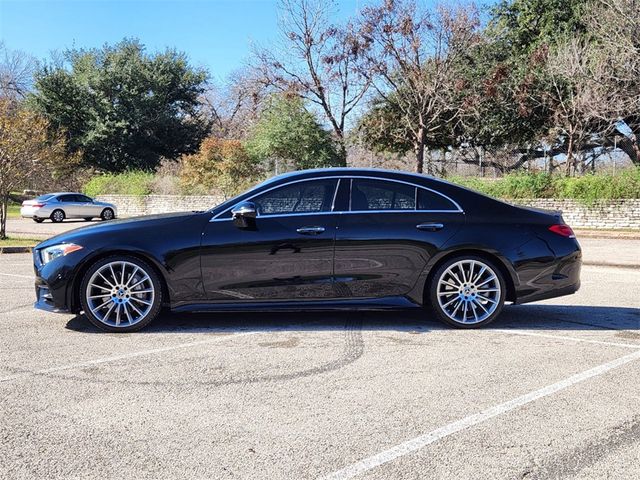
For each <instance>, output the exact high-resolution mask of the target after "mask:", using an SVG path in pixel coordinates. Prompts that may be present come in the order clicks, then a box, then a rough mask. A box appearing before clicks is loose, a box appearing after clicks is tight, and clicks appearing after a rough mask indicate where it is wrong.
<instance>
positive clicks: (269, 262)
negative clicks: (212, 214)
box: [201, 179, 337, 302]
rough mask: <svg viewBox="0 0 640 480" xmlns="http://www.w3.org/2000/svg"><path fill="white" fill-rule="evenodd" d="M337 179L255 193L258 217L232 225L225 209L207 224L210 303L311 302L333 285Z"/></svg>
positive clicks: (205, 260)
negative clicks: (249, 222) (248, 223)
mask: <svg viewBox="0 0 640 480" xmlns="http://www.w3.org/2000/svg"><path fill="white" fill-rule="evenodd" d="M336 184H337V180H336V179H322V180H307V181H299V182H294V183H291V184H287V185H284V186H279V187H275V188H274V189H271V190H268V191H266V192H263V193H260V194H258V195H257V196H256V197H255V198H250V199H247V200H250V201H252V202H254V203H255V205H256V208H257V213H258V215H257V217H256V219H255V222H254V224H252V225H251V226H250V227H249V228H239V227H237V226H236V225H235V224H234V222H233V221H232V219H231V213H230V211H228V212H225V213H223V214H222V215H220V216H219V217H218V218H216V219H214V220H212V221H211V222H209V223H208V224H207V226H206V227H205V230H204V232H203V237H202V248H201V255H202V256H201V262H202V264H201V265H202V277H203V284H204V287H205V290H206V294H207V298H208V299H209V300H211V301H215V302H222V301H236V302H238V301H240V302H255V301H269V300H276V301H278V300H280V301H285V300H286V301H288V300H314V299H324V298H329V297H332V296H334V293H333V288H332V274H333V249H334V237H335V231H336V221H337V220H336V217H337V215H335V214H334V213H333V212H332V206H333V198H334V192H335V188H336Z"/></svg>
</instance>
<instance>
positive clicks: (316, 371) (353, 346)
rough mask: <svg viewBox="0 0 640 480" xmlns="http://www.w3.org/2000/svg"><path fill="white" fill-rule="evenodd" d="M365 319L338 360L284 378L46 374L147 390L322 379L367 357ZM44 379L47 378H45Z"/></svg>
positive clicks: (347, 332) (348, 331)
mask: <svg viewBox="0 0 640 480" xmlns="http://www.w3.org/2000/svg"><path fill="white" fill-rule="evenodd" d="M362 319H363V315H362V313H360V312H357V313H356V314H354V315H349V317H348V318H347V319H346V320H345V323H344V328H343V338H344V347H343V352H342V355H341V356H340V357H339V358H336V359H335V360H331V361H329V362H326V363H323V364H321V365H318V366H315V367H310V368H307V369H304V370H299V371H297V372H290V373H282V374H265V375H256V376H244V377H243V376H239V377H235V378H229V379H224V380H197V379H195V378H193V377H191V378H189V380H186V381H183V382H179V381H178V382H176V381H144V380H141V381H131V380H122V379H114V380H110V379H105V378H87V377H84V376H77V375H73V376H68V375H64V376H61V375H57V374H46V376H48V377H55V378H56V379H60V380H73V381H80V382H87V383H97V384H118V385H147V386H168V387H173V386H176V387H181V386H184V385H190V386H193V385H206V386H213V387H223V386H228V385H247V384H256V383H266V382H284V381H290V380H296V379H299V378H305V377H311V376H315V375H321V374H324V373H329V372H332V371H335V370H339V369H341V368H343V367H346V366H347V365H350V364H352V363H353V362H355V361H356V360H358V359H359V358H360V357H361V356H362V355H363V353H364V339H363V336H362V325H363V320H362ZM41 376H45V375H42V374H41Z"/></svg>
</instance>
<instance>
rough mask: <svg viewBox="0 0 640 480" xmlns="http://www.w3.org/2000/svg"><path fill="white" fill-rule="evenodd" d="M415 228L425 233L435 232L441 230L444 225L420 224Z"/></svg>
mask: <svg viewBox="0 0 640 480" xmlns="http://www.w3.org/2000/svg"><path fill="white" fill-rule="evenodd" d="M416 228H417V229H418V230H425V231H427V232H435V231H437V230H442V229H443V228H444V225H443V224H441V223H420V224H419V225H416Z"/></svg>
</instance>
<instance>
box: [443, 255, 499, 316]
mask: <svg viewBox="0 0 640 480" xmlns="http://www.w3.org/2000/svg"><path fill="white" fill-rule="evenodd" d="M436 294H437V297H438V304H439V305H440V308H441V310H442V312H443V313H444V314H445V315H446V316H447V317H448V318H449V319H450V320H452V321H453V322H455V323H458V324H463V325H474V324H477V323H481V322H484V321H485V320H487V319H488V318H489V317H491V315H492V314H493V313H494V312H495V311H496V309H497V308H498V307H499V305H500V301H501V299H502V288H501V286H500V280H499V278H498V275H497V274H496V272H495V271H494V270H493V269H492V268H491V267H490V266H489V265H487V264H486V263H484V262H481V261H479V260H473V259H465V260H460V261H458V262H455V263H453V264H452V265H450V266H449V267H448V268H447V269H446V270H445V271H444V272H443V273H442V274H441V275H440V277H439V279H438V284H437V290H436Z"/></svg>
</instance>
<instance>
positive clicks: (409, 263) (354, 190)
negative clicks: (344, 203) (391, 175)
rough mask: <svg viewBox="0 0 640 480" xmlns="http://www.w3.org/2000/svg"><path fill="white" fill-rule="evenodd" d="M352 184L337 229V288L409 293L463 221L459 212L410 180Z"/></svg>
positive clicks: (358, 294)
mask: <svg viewBox="0 0 640 480" xmlns="http://www.w3.org/2000/svg"><path fill="white" fill-rule="evenodd" d="M350 183H351V185H350V201H349V209H348V211H347V212H345V213H344V214H343V215H341V217H340V219H339V223H338V228H337V231H336V240H335V242H336V243H335V264H334V274H335V281H336V287H337V288H336V290H337V291H338V292H339V294H340V296H343V297H354V298H379V297H387V296H402V295H405V294H407V293H408V292H409V291H410V290H411V289H412V288H413V286H414V285H415V284H416V281H417V279H418V277H419V275H420V273H421V272H422V271H423V269H424V267H425V266H426V264H427V262H428V261H429V259H430V258H431V256H433V255H434V254H435V253H436V252H438V250H439V249H440V248H441V247H442V246H443V245H444V243H445V242H446V241H447V240H448V239H449V238H450V237H451V236H452V235H453V234H454V233H455V232H456V231H457V230H458V229H459V228H460V227H461V225H462V224H463V223H464V214H463V212H462V210H461V209H460V207H459V206H458V205H457V204H456V203H455V202H453V201H452V200H450V199H448V198H447V197H445V196H443V195H441V194H439V193H438V192H436V191H433V190H429V189H427V188H425V187H421V186H418V185H414V184H411V183H406V182H402V181H395V180H394V181H391V180H386V179H379V178H368V177H354V178H352V179H351V180H350Z"/></svg>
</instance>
